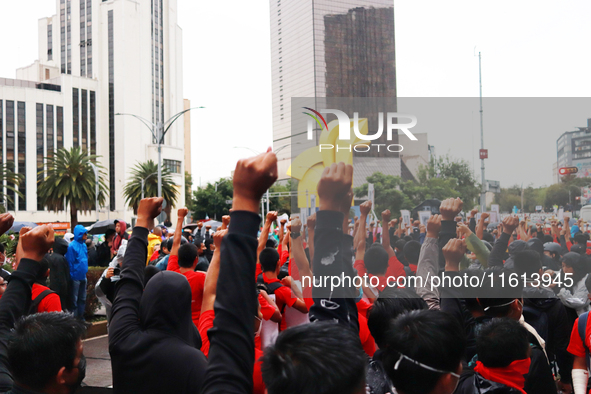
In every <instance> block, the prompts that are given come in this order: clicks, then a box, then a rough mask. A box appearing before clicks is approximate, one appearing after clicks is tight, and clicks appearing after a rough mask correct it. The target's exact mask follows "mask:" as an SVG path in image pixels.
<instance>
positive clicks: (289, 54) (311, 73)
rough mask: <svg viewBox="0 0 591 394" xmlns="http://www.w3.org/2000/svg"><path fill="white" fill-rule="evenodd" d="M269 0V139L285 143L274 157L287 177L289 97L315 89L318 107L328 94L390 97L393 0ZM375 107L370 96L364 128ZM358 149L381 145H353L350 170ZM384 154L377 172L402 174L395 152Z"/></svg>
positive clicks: (325, 104)
mask: <svg viewBox="0 0 591 394" xmlns="http://www.w3.org/2000/svg"><path fill="white" fill-rule="evenodd" d="M270 4H271V7H270V8H271V52H272V60H271V61H272V78H273V143H274V147H275V149H276V150H277V149H278V148H281V147H283V146H285V148H284V149H281V150H280V151H279V154H278V158H279V171H280V178H286V177H287V176H286V171H287V168H288V167H289V164H290V160H291V157H292V147H291V146H289V144H290V142H291V141H290V137H291V98H292V97H316V98H317V100H316V101H317V105H316V107H317V108H331V107H330V103H331V100H330V98H331V97H376V98H378V97H390V98H395V97H396V58H395V44H394V2H393V0H289V1H288V0H270ZM390 102H391V100H390ZM394 103H395V100H394ZM339 109H341V110H344V111H345V112H348V110H350V109H347V108H339ZM379 110H380V108H379V101H378V100H376V110H375V113H366V114H360V116H362V117H364V118H367V119H368V121H369V130H370V131H371V130H376V129H377V128H378V125H377V123H378V116H377V112H379ZM385 110H387V111H389V112H393V111H395V110H396V108H392V107H389V108H387V109H385ZM384 134H385V133H384ZM383 137H384V138H385V135H384V136H383ZM375 142H376V143H379V142H382V141H381V140H379V141H375ZM396 142H397V141H392V142H391V143H396ZM364 156H365V157H367V156H373V157H375V156H380V153H378V152H372V153H366V154H361V153H356V154H355V160H354V163H355V165H356V171H357V169H358V167H360V166H359V164H362V163H363V157H364ZM390 156H392V155H390ZM388 161H389V162H388V164H386V165H385V166H386V167H387V168H386V169H384V171H383V172H386V173H388V174H392V175H400V160H399V159H398V158H397V157H396V158H392V157H391V158H390V159H388ZM384 164H385V163H382V167H383V166H384ZM367 175H370V174H369V173H368V174H367ZM356 178H357V177H356Z"/></svg>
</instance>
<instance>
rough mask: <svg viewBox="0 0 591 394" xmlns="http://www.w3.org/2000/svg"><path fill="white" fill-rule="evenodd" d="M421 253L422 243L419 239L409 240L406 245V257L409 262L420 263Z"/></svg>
mask: <svg viewBox="0 0 591 394" xmlns="http://www.w3.org/2000/svg"><path fill="white" fill-rule="evenodd" d="M420 254H421V244H420V243H418V242H417V241H408V242H407V243H406V244H405V245H404V258H405V259H406V261H408V263H409V264H418V263H419V255H420Z"/></svg>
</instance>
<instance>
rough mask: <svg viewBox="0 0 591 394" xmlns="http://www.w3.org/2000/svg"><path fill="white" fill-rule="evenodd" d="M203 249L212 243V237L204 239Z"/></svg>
mask: <svg viewBox="0 0 591 394" xmlns="http://www.w3.org/2000/svg"><path fill="white" fill-rule="evenodd" d="M204 243H205V249H209V247H210V246H211V245H212V244H213V239H211V238H208V239H206V240H205V242H204Z"/></svg>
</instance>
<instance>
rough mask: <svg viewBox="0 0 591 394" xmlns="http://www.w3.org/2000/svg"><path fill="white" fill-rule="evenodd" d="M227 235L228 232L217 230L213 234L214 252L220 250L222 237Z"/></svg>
mask: <svg viewBox="0 0 591 394" xmlns="http://www.w3.org/2000/svg"><path fill="white" fill-rule="evenodd" d="M227 233H228V230H225V229H224V230H218V231H216V232H215V233H214V234H213V244H214V245H215V250H220V248H221V247H222V240H223V239H224V236H225V235H226V234H227Z"/></svg>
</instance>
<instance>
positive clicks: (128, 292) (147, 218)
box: [109, 197, 163, 349]
mask: <svg viewBox="0 0 591 394" xmlns="http://www.w3.org/2000/svg"><path fill="white" fill-rule="evenodd" d="M162 201H163V199H162V198H161V197H160V198H145V199H143V200H141V201H140V206H139V207H138V212H137V222H136V225H135V227H134V228H133V232H132V234H131V237H129V241H127V249H126V251H125V257H124V258H123V266H122V270H121V279H120V280H119V281H118V282H117V285H116V287H115V299H114V301H113V308H112V314H111V322H110V325H109V349H112V348H113V347H115V346H117V345H118V344H119V343H121V342H122V341H125V339H126V338H127V337H128V335H130V334H132V333H133V332H135V331H137V330H139V329H140V322H139V320H140V319H139V310H140V300H141V298H142V294H143V292H144V268H145V267H146V258H147V254H148V233H149V231H150V230H149V229H150V228H152V227H154V218H155V217H157V216H158V215H159V214H160V212H162Z"/></svg>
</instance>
